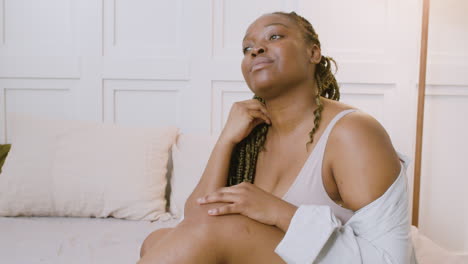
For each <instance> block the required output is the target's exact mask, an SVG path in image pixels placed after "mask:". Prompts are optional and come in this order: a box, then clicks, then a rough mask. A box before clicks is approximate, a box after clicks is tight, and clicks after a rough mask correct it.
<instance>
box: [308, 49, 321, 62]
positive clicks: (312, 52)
mask: <svg viewBox="0 0 468 264" xmlns="http://www.w3.org/2000/svg"><path fill="white" fill-rule="evenodd" d="M308 55H309V62H310V63H312V64H319V63H320V60H321V59H322V51H321V50H320V47H319V46H318V45H317V44H312V45H311V46H309V49H308Z"/></svg>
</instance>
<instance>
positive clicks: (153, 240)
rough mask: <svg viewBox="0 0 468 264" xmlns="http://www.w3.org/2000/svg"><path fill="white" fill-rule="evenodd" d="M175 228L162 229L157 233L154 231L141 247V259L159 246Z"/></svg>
mask: <svg viewBox="0 0 468 264" xmlns="http://www.w3.org/2000/svg"><path fill="white" fill-rule="evenodd" d="M173 229H174V228H161V229H158V230H156V231H153V232H152V233H151V234H149V235H148V236H147V237H146V238H145V241H143V244H142V245H141V248H140V258H142V257H143V255H145V254H146V252H148V250H150V249H151V248H152V247H154V246H157V244H158V243H159V242H161V240H162V239H163V238H164V237H165V236H166V235H167V234H168V233H170V232H171V231H172V230H173Z"/></svg>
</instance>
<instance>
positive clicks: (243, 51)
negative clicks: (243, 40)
mask: <svg viewBox="0 0 468 264" xmlns="http://www.w3.org/2000/svg"><path fill="white" fill-rule="evenodd" d="M251 50H252V47H245V48H243V49H242V53H244V54H245V53H247V52H249V51H251Z"/></svg>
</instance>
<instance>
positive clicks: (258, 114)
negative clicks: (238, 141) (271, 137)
mask: <svg viewBox="0 0 468 264" xmlns="http://www.w3.org/2000/svg"><path fill="white" fill-rule="evenodd" d="M249 115H250V116H252V117H254V118H259V119H262V120H264V121H265V123H267V124H271V120H270V118H269V117H268V116H267V115H265V113H263V112H261V111H258V110H249Z"/></svg>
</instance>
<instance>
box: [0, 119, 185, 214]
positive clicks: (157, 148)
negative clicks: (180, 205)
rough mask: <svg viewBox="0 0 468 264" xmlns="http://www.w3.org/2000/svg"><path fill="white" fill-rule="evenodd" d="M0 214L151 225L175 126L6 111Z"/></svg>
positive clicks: (160, 206)
mask: <svg viewBox="0 0 468 264" xmlns="http://www.w3.org/2000/svg"><path fill="white" fill-rule="evenodd" d="M8 120H9V121H10V122H9V129H8V132H9V135H11V137H10V138H11V142H10V143H12V147H11V151H10V153H9V155H8V157H7V159H6V162H5V165H4V167H3V172H2V174H1V175H0V216H76V217H109V216H112V217H115V218H124V219H132V220H157V219H159V218H160V217H167V214H166V213H165V206H166V200H165V198H164V194H165V187H166V171H167V167H166V166H167V161H168V155H169V149H170V147H171V145H172V144H173V143H174V142H175V139H176V136H177V133H178V129H177V128H176V127H165V128H131V127H122V126H117V125H112V124H100V123H94V122H88V121H65V120H62V121H58V120H45V119H39V118H36V117H32V116H25V115H19V114H10V115H9V116H8Z"/></svg>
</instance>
